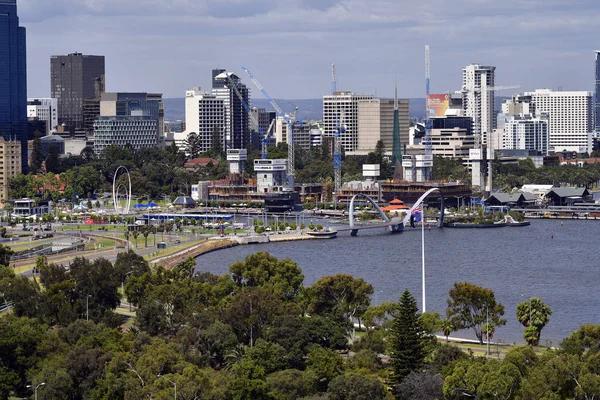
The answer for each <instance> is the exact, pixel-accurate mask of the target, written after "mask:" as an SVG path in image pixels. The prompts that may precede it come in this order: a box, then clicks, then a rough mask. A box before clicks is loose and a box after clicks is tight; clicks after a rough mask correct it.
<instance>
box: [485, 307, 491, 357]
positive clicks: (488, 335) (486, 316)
mask: <svg viewBox="0 0 600 400" xmlns="http://www.w3.org/2000/svg"><path fill="white" fill-rule="evenodd" d="M489 310H490V308H489V306H487V305H486V306H485V326H486V328H487V333H486V336H487V352H486V354H487V356H488V357H489V356H490V313H489Z"/></svg>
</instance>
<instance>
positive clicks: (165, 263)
mask: <svg viewBox="0 0 600 400" xmlns="http://www.w3.org/2000/svg"><path fill="white" fill-rule="evenodd" d="M239 245H240V243H239V242H237V241H235V240H230V239H218V240H210V239H209V240H207V241H205V242H202V243H200V244H197V245H194V246H192V247H190V248H187V249H184V250H182V251H180V252H177V253H175V254H171V255H168V256H161V257H157V258H153V259H150V260H149V263H150V264H153V265H155V266H158V265H160V266H162V267H163V268H165V269H172V268H173V267H175V265H177V264H179V263H180V262H183V261H185V260H187V259H188V258H190V257H191V258H196V257H199V256H201V255H204V254H208V253H212V252H213V251H217V250H222V249H228V248H231V247H235V246H239Z"/></svg>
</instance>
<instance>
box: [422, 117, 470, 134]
mask: <svg viewBox="0 0 600 400" xmlns="http://www.w3.org/2000/svg"><path fill="white" fill-rule="evenodd" d="M431 128H432V129H454V128H461V129H466V131H467V135H472V134H473V119H471V117H454V116H448V117H437V118H431Z"/></svg>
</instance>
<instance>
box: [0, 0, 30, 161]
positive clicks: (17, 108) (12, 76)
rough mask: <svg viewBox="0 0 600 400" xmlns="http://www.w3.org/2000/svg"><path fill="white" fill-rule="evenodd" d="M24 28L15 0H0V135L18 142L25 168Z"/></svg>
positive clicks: (25, 63)
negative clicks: (20, 23) (21, 24)
mask: <svg viewBox="0 0 600 400" xmlns="http://www.w3.org/2000/svg"><path fill="white" fill-rule="evenodd" d="M25 34H26V32H25V28H24V27H21V26H19V17H18V16H17V2H16V0H0V136H1V137H3V138H4V139H6V140H17V141H19V142H20V143H21V148H20V150H21V166H20V167H21V168H22V171H23V172H26V171H27V139H28V137H27V58H26V47H27V46H26V37H25Z"/></svg>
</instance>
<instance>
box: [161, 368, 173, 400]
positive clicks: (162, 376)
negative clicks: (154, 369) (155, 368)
mask: <svg viewBox="0 0 600 400" xmlns="http://www.w3.org/2000/svg"><path fill="white" fill-rule="evenodd" d="M156 376H157V377H158V378H165V379H166V380H168V381H169V382H171V383H172V384H173V386H174V387H175V400H177V383H175V382H173V381H172V380H170V379H169V378H167V377H166V376H164V375H161V374H158V375H156Z"/></svg>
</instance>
